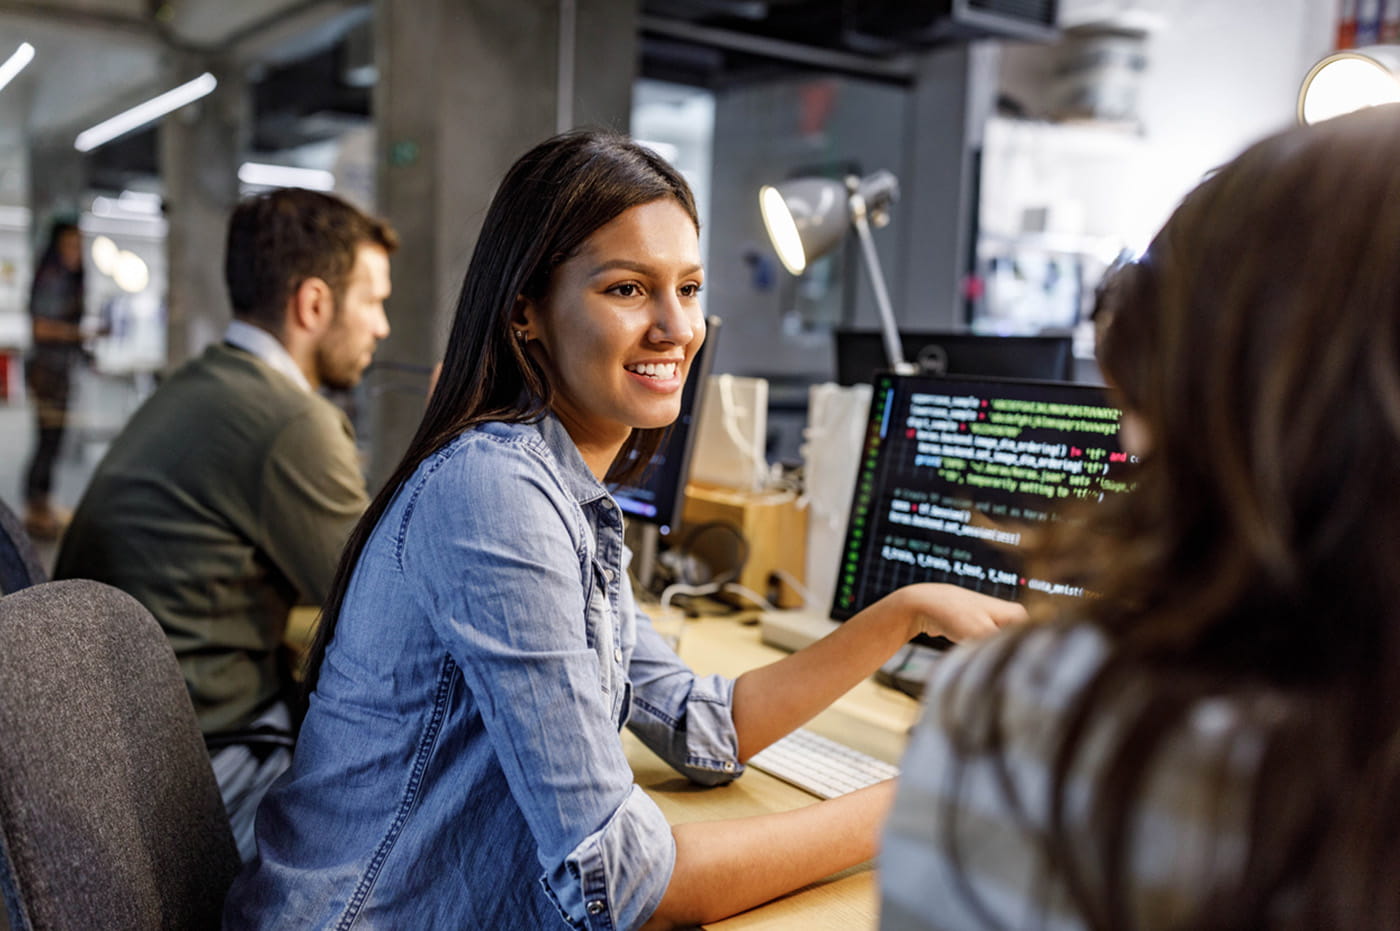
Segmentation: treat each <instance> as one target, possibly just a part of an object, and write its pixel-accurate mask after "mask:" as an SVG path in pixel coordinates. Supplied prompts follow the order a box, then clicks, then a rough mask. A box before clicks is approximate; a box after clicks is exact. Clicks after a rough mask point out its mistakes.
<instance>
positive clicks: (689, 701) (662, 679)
mask: <svg viewBox="0 0 1400 931" xmlns="http://www.w3.org/2000/svg"><path fill="white" fill-rule="evenodd" d="M636 624H637V644H636V647H635V649H634V650H633V651H632V660H631V663H630V665H629V666H628V678H629V680H630V681H631V683H632V714H631V716H630V717H629V718H628V720H627V727H628V729H629V730H631V731H632V733H634V734H636V735H637V737H638V739H640V740H641V741H642V743H644V744H646V746H647V747H648V748H649V749H650V750H651V751H652V752H653V753H655V754H656V755H657V756H659V757H661V758H662V759H663V760H665V761H666V762H667V763H669V764H670V765H671V766H672V767H673V768H674V769H675V770H676V771H677V772H679V773H681V774H682V775H683V776H685V777H686V778H688V779H690V780H692V781H694V782H698V783H700V784H701V785H720V784H721V783H725V782H729V781H730V780H732V779H734V778H735V777H736V776H738V775H739V774H741V773H742V772H743V771H744V766H743V764H742V763H740V762H739V735H738V732H737V731H735V730H734V681H733V680H732V679H727V678H725V677H724V676H697V675H695V673H694V672H692V671H691V669H690V667H689V666H687V665H686V664H685V663H683V662H682V661H681V659H680V657H678V656H676V653H675V651H674V650H672V649H671V648H670V647H669V646H667V644H666V641H665V640H663V639H661V635H660V634H658V633H657V632H656V630H655V629H654V628H653V627H652V626H651V619H650V618H648V617H647V616H646V614H644V613H643V612H642V611H640V610H638V611H636Z"/></svg>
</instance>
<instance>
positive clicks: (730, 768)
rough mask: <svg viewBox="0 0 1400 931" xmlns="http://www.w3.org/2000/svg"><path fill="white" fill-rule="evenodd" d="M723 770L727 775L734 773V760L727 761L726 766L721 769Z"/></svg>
mask: <svg viewBox="0 0 1400 931" xmlns="http://www.w3.org/2000/svg"><path fill="white" fill-rule="evenodd" d="M721 768H722V769H723V770H724V771H725V772H726V773H732V772H734V761H733V760H725V761H724V766H723V767H721Z"/></svg>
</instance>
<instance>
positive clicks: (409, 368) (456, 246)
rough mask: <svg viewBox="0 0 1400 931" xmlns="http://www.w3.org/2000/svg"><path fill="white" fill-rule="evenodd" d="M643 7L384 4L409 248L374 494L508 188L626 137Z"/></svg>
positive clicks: (381, 373)
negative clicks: (577, 135) (590, 144)
mask: <svg viewBox="0 0 1400 931" xmlns="http://www.w3.org/2000/svg"><path fill="white" fill-rule="evenodd" d="M637 6H638V4H637V0H537V2H529V3H521V2H520V0H472V2H463V0H418V2H414V3H412V4H409V3H400V2H395V0H376V3H375V37H376V44H375V61H376V64H377V68H378V72H379V79H378V82H377V84H376V85H375V91H374V103H373V109H374V114H375V125H376V128H377V130H378V134H377V135H378V146H379V152H378V166H379V167H378V173H377V184H376V188H377V191H378V197H377V200H378V211H379V213H380V214H382V215H383V216H385V217H386V218H388V219H389V220H390V222H392V223H393V224H394V226H395V227H396V228H397V230H398V232H399V236H400V239H401V245H400V249H399V252H398V253H397V254H396V255H395V256H394V259H393V279H394V293H393V297H392V298H391V299H390V301H389V308H388V310H389V322H390V325H391V327H392V331H393V332H392V334H391V335H390V337H389V339H388V340H386V341H385V343H384V344H383V345H382V346H381V347H380V348H379V352H378V354H377V355H376V363H377V364H376V366H375V367H374V368H373V369H371V371H370V373H369V375H368V376H367V378H368V385H367V387H368V389H369V391H368V393H369V397H370V398H371V399H372V400H371V402H370V418H369V424H368V433H369V436H368V441H369V446H370V468H369V478H370V487H371V488H372V489H377V487H378V485H379V484H380V483H381V482H382V481H383V480H384V479H385V478H387V476H388V474H389V473H390V472H392V471H393V468H394V466H395V465H397V463H398V461H399V459H400V458H401V457H402V455H403V451H404V448H405V447H406V446H407V444H408V441H409V440H410V439H411V438H412V435H413V432H414V430H415V429H416V428H417V425H418V422H419V419H420V418H421V415H422V410H423V396H424V388H425V386H426V379H427V371H428V369H429V368H430V367H431V365H432V364H433V363H434V362H435V361H436V360H438V359H440V358H441V357H442V352H443V348H444V347H445V345H446V339H447V331H448V328H449V325H450V323H451V319H452V314H453V312H454V310H455V306H456V299H457V292H458V291H459V289H460V287H461V282H462V276H463V274H464V273H465V272H466V268H467V262H468V261H469V259H470V257H471V252H472V248H473V246H474V245H475V243H476V238H477V234H478V232H479V229H480V224H481V218H482V216H483V214H484V213H485V211H486V207H487V205H488V204H489V202H490V199H491V195H492V194H493V193H494V192H495V188H496V185H497V183H498V182H499V180H500V178H501V176H502V175H503V174H504V173H505V171H506V169H507V168H508V167H509V166H510V164H511V163H512V162H513V161H514V160H515V159H516V158H517V157H518V156H519V155H521V154H522V153H523V152H524V151H525V150H526V149H528V148H530V147H531V146H532V145H534V144H535V143H537V142H540V141H542V140H543V139H545V138H546V137H548V136H550V135H552V134H553V133H555V132H557V131H558V130H559V129H561V128H570V127H573V126H581V125H606V126H610V127H612V128H615V129H619V130H622V131H626V130H627V128H628V117H629V114H630V112H631V92H632V81H633V78H634V75H635V71H636V60H637V54H636V33H637V24H636V19H637Z"/></svg>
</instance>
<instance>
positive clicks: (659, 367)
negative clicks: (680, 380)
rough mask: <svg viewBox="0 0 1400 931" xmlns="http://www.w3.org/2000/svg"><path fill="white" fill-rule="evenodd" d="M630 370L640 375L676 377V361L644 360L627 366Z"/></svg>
mask: <svg viewBox="0 0 1400 931" xmlns="http://www.w3.org/2000/svg"><path fill="white" fill-rule="evenodd" d="M626 368H627V370H628V371H629V372H636V373H637V374H638V375H647V376H650V377H652V378H675V377H676V363H674V362H643V363H640V364H638V365H629V366H627V367H626Z"/></svg>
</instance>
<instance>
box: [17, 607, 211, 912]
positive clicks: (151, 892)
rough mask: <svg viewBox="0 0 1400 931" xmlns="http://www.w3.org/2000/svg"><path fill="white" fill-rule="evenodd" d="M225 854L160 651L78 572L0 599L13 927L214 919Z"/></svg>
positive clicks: (197, 749) (152, 634)
mask: <svg viewBox="0 0 1400 931" xmlns="http://www.w3.org/2000/svg"><path fill="white" fill-rule="evenodd" d="M238 867H239V863H238V854H237V851H236V849H235V847H234V843H233V835H232V833H231V831H230V829H229V825H228V819H227V816H226V815H225V813H224V807H223V803H222V802H221V801H220V798H219V790H218V786H217V785H216V784H215V781H214V774H213V770H212V769H211V767H210V764H209V757H208V754H207V753H206V752H205V749H204V743H203V740H202V738H201V737H200V733H199V727H198V725H197V724H196V723H195V716H194V708H193V706H192V705H191V703H190V699H189V695H188V693H187V692H186V690H185V684H184V679H183V678H182V676H181V674H180V670H179V667H178V666H177V665H176V662H175V655H174V653H173V652H172V651H171V648H170V644H169V643H168V642H167V640H166V638H165V635H164V634H163V633H162V632H161V629H160V627H159V625H157V624H156V622H155V619H154V618H152V617H151V615H150V613H149V612H148V611H147V610H146V609H145V608H143V607H142V606H141V605H140V604H139V603H138V602H137V601H136V600H135V599H134V598H132V597H131V596H129V595H127V594H125V593H124V592H121V591H119V590H117V589H115V588H112V587H111V586H109V585H104V584H102V583H100V582H92V581H65V582H48V583H44V584H41V585H36V586H33V587H31V588H27V589H25V590H23V591H21V592H17V593H15V594H13V595H6V596H5V597H3V598H0V888H3V892H4V897H5V904H6V907H7V910H8V912H9V918H10V925H11V927H12V928H13V929H15V931H29V929H35V931H37V929H70V928H71V929H78V928H98V927H100V928H120V929H137V928H140V929H151V928H217V927H218V926H219V923H220V911H221V908H222V905H223V899H224V895H225V893H226V892H227V890H228V886H229V884H230V883H231V882H232V880H233V877H234V875H235V874H236V873H237V872H238Z"/></svg>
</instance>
